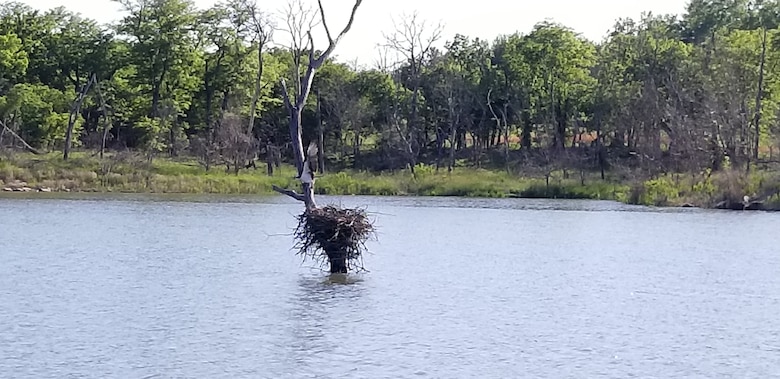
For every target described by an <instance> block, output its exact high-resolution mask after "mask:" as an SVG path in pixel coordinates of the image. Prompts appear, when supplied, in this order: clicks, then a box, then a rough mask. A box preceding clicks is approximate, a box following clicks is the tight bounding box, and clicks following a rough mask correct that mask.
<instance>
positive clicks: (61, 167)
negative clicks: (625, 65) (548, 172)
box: [0, 153, 626, 199]
mask: <svg viewBox="0 0 780 379" xmlns="http://www.w3.org/2000/svg"><path fill="white" fill-rule="evenodd" d="M294 176H295V170H294V169H293V168H292V167H291V166H287V165H283V166H282V167H281V168H280V169H278V171H277V175H275V176H267V175H265V173H264V172H262V171H256V170H244V171H242V172H240V173H239V174H237V175H236V174H233V173H228V172H225V171H224V170H216V169H213V170H210V171H208V172H206V171H204V170H203V169H202V168H201V167H200V166H199V165H198V163H197V162H196V161H194V160H170V159H159V160H156V161H153V162H152V163H151V164H150V163H148V162H146V161H145V160H144V157H141V156H133V155H118V156H113V157H107V158H106V159H104V160H100V159H98V158H97V157H92V156H90V155H88V154H86V153H77V154H74V155H73V157H72V158H71V159H69V160H68V161H63V160H62V159H60V156H59V155H57V154H53V153H50V154H47V155H43V156H40V155H32V154H15V155H13V156H11V157H8V158H6V159H3V160H0V184H2V183H12V182H13V181H15V180H19V181H23V182H26V183H27V185H28V186H29V187H31V188H36V187H44V188H51V189H53V190H55V191H84V192H160V193H218V194H271V193H274V192H273V191H272V190H271V186H272V185H277V186H280V187H292V186H294V185H295V184H296V183H297V180H295V179H294ZM316 188H317V193H319V194H328V195H384V196H394V195H395V196H398V195H400V196H403V195H414V196H465V197H510V196H518V197H550V198H572V199H577V198H580V199H616V198H617V195H618V194H619V193H622V192H625V190H626V188H625V186H619V185H610V184H605V183H602V182H600V181H594V182H591V183H589V184H587V185H582V184H580V183H579V182H578V181H575V180H563V179H560V178H555V177H554V178H553V179H551V183H550V185H549V186H547V185H546V184H545V180H544V179H527V178H519V177H516V176H513V175H509V174H507V173H505V172H499V171H488V170H481V169H463V170H457V171H454V172H452V173H447V172H445V171H442V172H441V173H439V174H437V173H435V169H434V168H433V167H431V166H424V165H422V164H420V165H418V167H417V171H416V175H415V176H412V175H411V174H409V173H408V172H406V171H396V172H393V173H389V172H388V173H379V174H372V173H369V172H366V171H342V172H338V173H333V174H326V175H323V176H321V177H319V178H318V179H317V187H316Z"/></svg>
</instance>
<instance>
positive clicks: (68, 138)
mask: <svg viewBox="0 0 780 379" xmlns="http://www.w3.org/2000/svg"><path fill="white" fill-rule="evenodd" d="M94 82H95V74H92V76H91V77H90V78H89V81H87V84H86V85H84V87H83V88H82V89H81V91H80V92H79V94H78V95H77V96H76V100H75V101H74V102H73V108H72V109H71V111H70V115H69V116H68V129H67V130H66V131H65V149H64V150H63V152H62V159H63V160H68V156H69V155H70V146H71V143H72V140H73V128H74V127H75V126H76V120H77V119H78V117H79V112H81V104H83V103H84V98H86V97H87V92H89V88H90V87H91V86H92V84H93V83H94Z"/></svg>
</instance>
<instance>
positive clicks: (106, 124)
mask: <svg viewBox="0 0 780 379" xmlns="http://www.w3.org/2000/svg"><path fill="white" fill-rule="evenodd" d="M95 92H97V95H98V100H99V101H100V110H101V112H103V136H102V138H101V140H100V158H101V159H103V153H104V152H105V151H106V139H107V138H108V132H109V131H110V130H111V125H112V124H111V120H110V119H109V117H108V107H106V99H105V98H104V97H103V92H102V91H101V90H100V83H98V81H97V79H95Z"/></svg>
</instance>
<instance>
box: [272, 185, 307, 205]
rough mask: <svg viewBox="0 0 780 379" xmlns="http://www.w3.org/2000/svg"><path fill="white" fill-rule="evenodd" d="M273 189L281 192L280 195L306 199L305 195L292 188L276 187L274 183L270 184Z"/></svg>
mask: <svg viewBox="0 0 780 379" xmlns="http://www.w3.org/2000/svg"><path fill="white" fill-rule="evenodd" d="M271 188H273V190H274V191H276V192H279V193H281V194H282V195H287V196H289V197H292V198H293V199H295V200H298V201H304V202H305V201H306V197H305V196H304V195H303V194H300V193H298V192H295V191H293V190H290V189H287V188H281V187H277V186H276V185H274V186H272V187H271Z"/></svg>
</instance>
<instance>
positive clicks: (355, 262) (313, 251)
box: [295, 205, 375, 273]
mask: <svg viewBox="0 0 780 379" xmlns="http://www.w3.org/2000/svg"><path fill="white" fill-rule="evenodd" d="M374 236H375V234H374V225H373V224H372V222H371V220H369V218H368V215H367V214H366V211H365V210H363V209H343V208H339V207H336V206H332V205H329V206H325V207H321V208H315V209H312V210H310V211H307V212H304V213H303V214H301V215H300V216H298V227H297V228H296V230H295V238H296V240H297V243H296V245H295V248H296V249H297V250H298V254H299V255H301V256H303V258H304V261H305V260H306V259H312V260H314V261H316V262H318V263H319V264H320V265H322V266H324V265H325V264H326V263H327V264H329V265H330V271H331V272H332V273H336V272H342V273H343V272H348V271H361V270H363V254H364V253H365V252H366V251H367V249H366V245H365V243H366V241H367V240H368V239H369V238H371V237H374Z"/></svg>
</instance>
